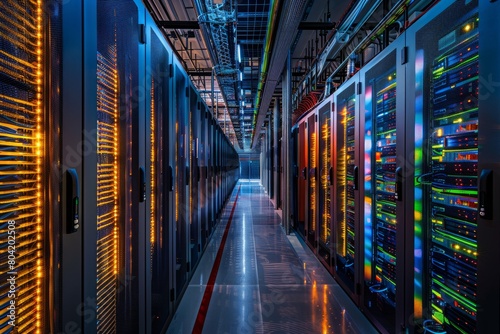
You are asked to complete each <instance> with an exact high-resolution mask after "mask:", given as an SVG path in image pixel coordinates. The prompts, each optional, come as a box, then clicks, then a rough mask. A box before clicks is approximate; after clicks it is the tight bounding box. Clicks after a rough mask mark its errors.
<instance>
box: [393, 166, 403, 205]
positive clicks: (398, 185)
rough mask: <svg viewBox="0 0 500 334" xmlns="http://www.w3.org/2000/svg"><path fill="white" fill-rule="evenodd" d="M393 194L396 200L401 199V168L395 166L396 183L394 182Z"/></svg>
mask: <svg viewBox="0 0 500 334" xmlns="http://www.w3.org/2000/svg"><path fill="white" fill-rule="evenodd" d="M395 188H396V189H395V194H394V197H395V198H396V201H399V202H401V201H402V200H403V196H402V195H403V168H401V167H398V168H396V184H395Z"/></svg>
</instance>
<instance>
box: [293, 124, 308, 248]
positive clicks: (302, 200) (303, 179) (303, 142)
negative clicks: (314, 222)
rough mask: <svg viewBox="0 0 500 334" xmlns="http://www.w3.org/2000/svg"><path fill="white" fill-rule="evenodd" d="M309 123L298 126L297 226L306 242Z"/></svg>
mask: <svg viewBox="0 0 500 334" xmlns="http://www.w3.org/2000/svg"><path fill="white" fill-rule="evenodd" d="M306 131H307V121H306V119H302V120H301V121H300V122H299V124H298V133H297V137H298V144H297V150H298V167H299V177H298V182H297V183H298V184H297V186H298V191H297V207H298V210H297V213H298V214H297V226H296V228H297V229H298V232H299V234H300V235H302V237H303V238H304V240H305V239H306V230H307V228H306V211H307V201H308V200H309V198H308V196H307V190H306V189H307V176H308V174H309V173H308V167H307V166H308V161H307V160H308V159H307V155H308V153H309V152H308V151H307V147H308V146H307V136H306V134H307V133H306Z"/></svg>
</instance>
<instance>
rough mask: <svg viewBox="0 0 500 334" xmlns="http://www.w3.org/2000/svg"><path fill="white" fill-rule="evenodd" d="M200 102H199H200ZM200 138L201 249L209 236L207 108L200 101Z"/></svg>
mask: <svg viewBox="0 0 500 334" xmlns="http://www.w3.org/2000/svg"><path fill="white" fill-rule="evenodd" d="M200 103H201V102H200ZM199 116H200V122H201V123H200V138H199V140H198V154H199V158H198V161H199V170H200V184H199V191H200V192H199V196H200V198H199V208H200V225H201V249H205V246H206V245H207V238H208V236H209V233H210V232H209V231H210V229H209V220H208V198H207V194H208V190H207V188H208V187H207V186H208V184H207V183H208V182H207V181H208V168H207V147H208V137H207V132H208V121H209V119H208V110H207V109H206V106H205V104H203V103H201V110H200V114H199Z"/></svg>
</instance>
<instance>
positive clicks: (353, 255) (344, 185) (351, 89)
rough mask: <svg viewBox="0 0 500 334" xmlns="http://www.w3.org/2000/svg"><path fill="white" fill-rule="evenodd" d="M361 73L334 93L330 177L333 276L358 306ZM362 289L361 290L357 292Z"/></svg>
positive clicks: (360, 267)
mask: <svg viewBox="0 0 500 334" xmlns="http://www.w3.org/2000/svg"><path fill="white" fill-rule="evenodd" d="M359 88H360V82H359V74H356V75H355V76H353V77H352V78H350V79H349V80H348V81H346V82H345V83H344V84H343V85H342V87H341V88H339V89H338V90H337V91H336V92H335V93H334V101H335V102H334V103H335V114H334V117H333V119H332V122H333V123H332V129H333V131H332V136H333V144H332V160H333V164H334V166H335V168H334V170H333V172H332V175H331V177H332V178H333V183H332V190H331V192H332V195H333V196H332V198H333V203H334V205H333V206H332V213H331V216H332V218H333V235H334V244H333V256H334V258H335V271H334V276H335V278H336V279H337V281H338V282H339V284H340V285H341V286H342V287H343V288H344V289H345V290H346V291H347V292H348V294H349V296H350V297H351V298H352V299H353V300H354V301H355V302H357V303H359V297H360V291H357V290H356V286H358V284H360V273H361V269H362V262H361V255H362V254H361V250H360V247H361V242H360V241H361V240H360V228H361V226H360V225H361V224H360V223H359V222H360V213H361V210H360V207H361V205H360V204H359V203H360V194H359V188H360V183H361V182H362V180H361V179H360V177H361V174H360V170H361V168H362V165H361V157H360V147H361V143H360V140H361V138H360V132H359V119H360V114H359V100H360V95H359V94H360V91H359ZM358 290H359V289H358Z"/></svg>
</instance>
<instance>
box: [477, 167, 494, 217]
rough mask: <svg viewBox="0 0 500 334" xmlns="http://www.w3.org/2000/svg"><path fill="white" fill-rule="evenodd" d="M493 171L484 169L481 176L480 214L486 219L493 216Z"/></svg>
mask: <svg viewBox="0 0 500 334" xmlns="http://www.w3.org/2000/svg"><path fill="white" fill-rule="evenodd" d="M492 198H493V171H491V170H490V169H483V170H482V171H481V175H480V176H479V207H478V210H479V215H480V216H481V218H484V219H492V218H493V214H492V211H493V201H492Z"/></svg>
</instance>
